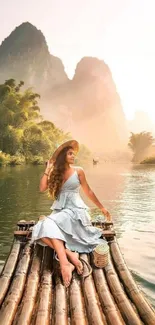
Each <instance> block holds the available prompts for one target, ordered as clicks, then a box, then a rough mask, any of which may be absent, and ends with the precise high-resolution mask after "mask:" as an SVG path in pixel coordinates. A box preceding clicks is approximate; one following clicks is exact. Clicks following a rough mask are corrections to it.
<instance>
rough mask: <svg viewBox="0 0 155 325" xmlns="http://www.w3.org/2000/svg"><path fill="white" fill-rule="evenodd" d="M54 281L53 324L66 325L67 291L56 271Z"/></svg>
mask: <svg viewBox="0 0 155 325" xmlns="http://www.w3.org/2000/svg"><path fill="white" fill-rule="evenodd" d="M55 282H56V286H55V309H54V325H68V305H67V291H66V288H65V286H64V285H63V283H62V279H61V276H60V275H59V274H58V273H57V274H56V276H55Z"/></svg>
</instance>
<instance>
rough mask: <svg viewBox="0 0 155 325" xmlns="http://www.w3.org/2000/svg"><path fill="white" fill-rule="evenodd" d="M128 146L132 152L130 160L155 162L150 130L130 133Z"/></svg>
mask: <svg viewBox="0 0 155 325" xmlns="http://www.w3.org/2000/svg"><path fill="white" fill-rule="evenodd" d="M128 146H129V148H130V149H131V150H132V152H133V158H132V162H134V163H141V164H149V163H150V164H153V163H155V139H154V138H153V135H152V134H151V133H150V132H141V133H131V136H130V138H129V143H128Z"/></svg>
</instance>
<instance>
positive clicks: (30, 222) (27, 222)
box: [17, 220, 36, 227]
mask: <svg viewBox="0 0 155 325" xmlns="http://www.w3.org/2000/svg"><path fill="white" fill-rule="evenodd" d="M35 224H36V221H35V220H30V221H26V220H20V221H18V222H17V226H19V227H21V226H22V227H25V226H33V225H35Z"/></svg>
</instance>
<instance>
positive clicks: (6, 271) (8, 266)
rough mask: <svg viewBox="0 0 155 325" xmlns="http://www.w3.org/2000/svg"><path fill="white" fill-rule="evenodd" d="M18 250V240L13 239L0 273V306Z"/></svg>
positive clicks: (14, 265)
mask: <svg viewBox="0 0 155 325" xmlns="http://www.w3.org/2000/svg"><path fill="white" fill-rule="evenodd" d="M19 252H20V242H19V241H16V240H14V242H13V244H12V247H11V250H10V253H9V256H8V258H7V261H6V263H5V265H4V268H3V270H2V273H1V275H0V306H1V304H2V302H3V299H4V297H5V295H6V293H7V290H8V288H9V285H10V282H11V279H12V276H13V273H14V270H15V268H16V264H17V260H18V256H19Z"/></svg>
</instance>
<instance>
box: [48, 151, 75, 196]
mask: <svg viewBox="0 0 155 325" xmlns="http://www.w3.org/2000/svg"><path fill="white" fill-rule="evenodd" d="M69 149H73V148H72V147H71V146H68V147H66V148H64V149H63V150H62V151H61V152H60V153H59V155H58V156H57V158H56V161H55V162H54V164H53V170H52V172H51V174H50V177H49V180H48V188H49V193H50V195H51V197H52V199H53V200H55V199H57V198H58V195H59V193H60V190H61V187H62V182H63V175H64V172H65V167H66V166H65V164H66V156H67V152H68V150H69Z"/></svg>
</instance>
